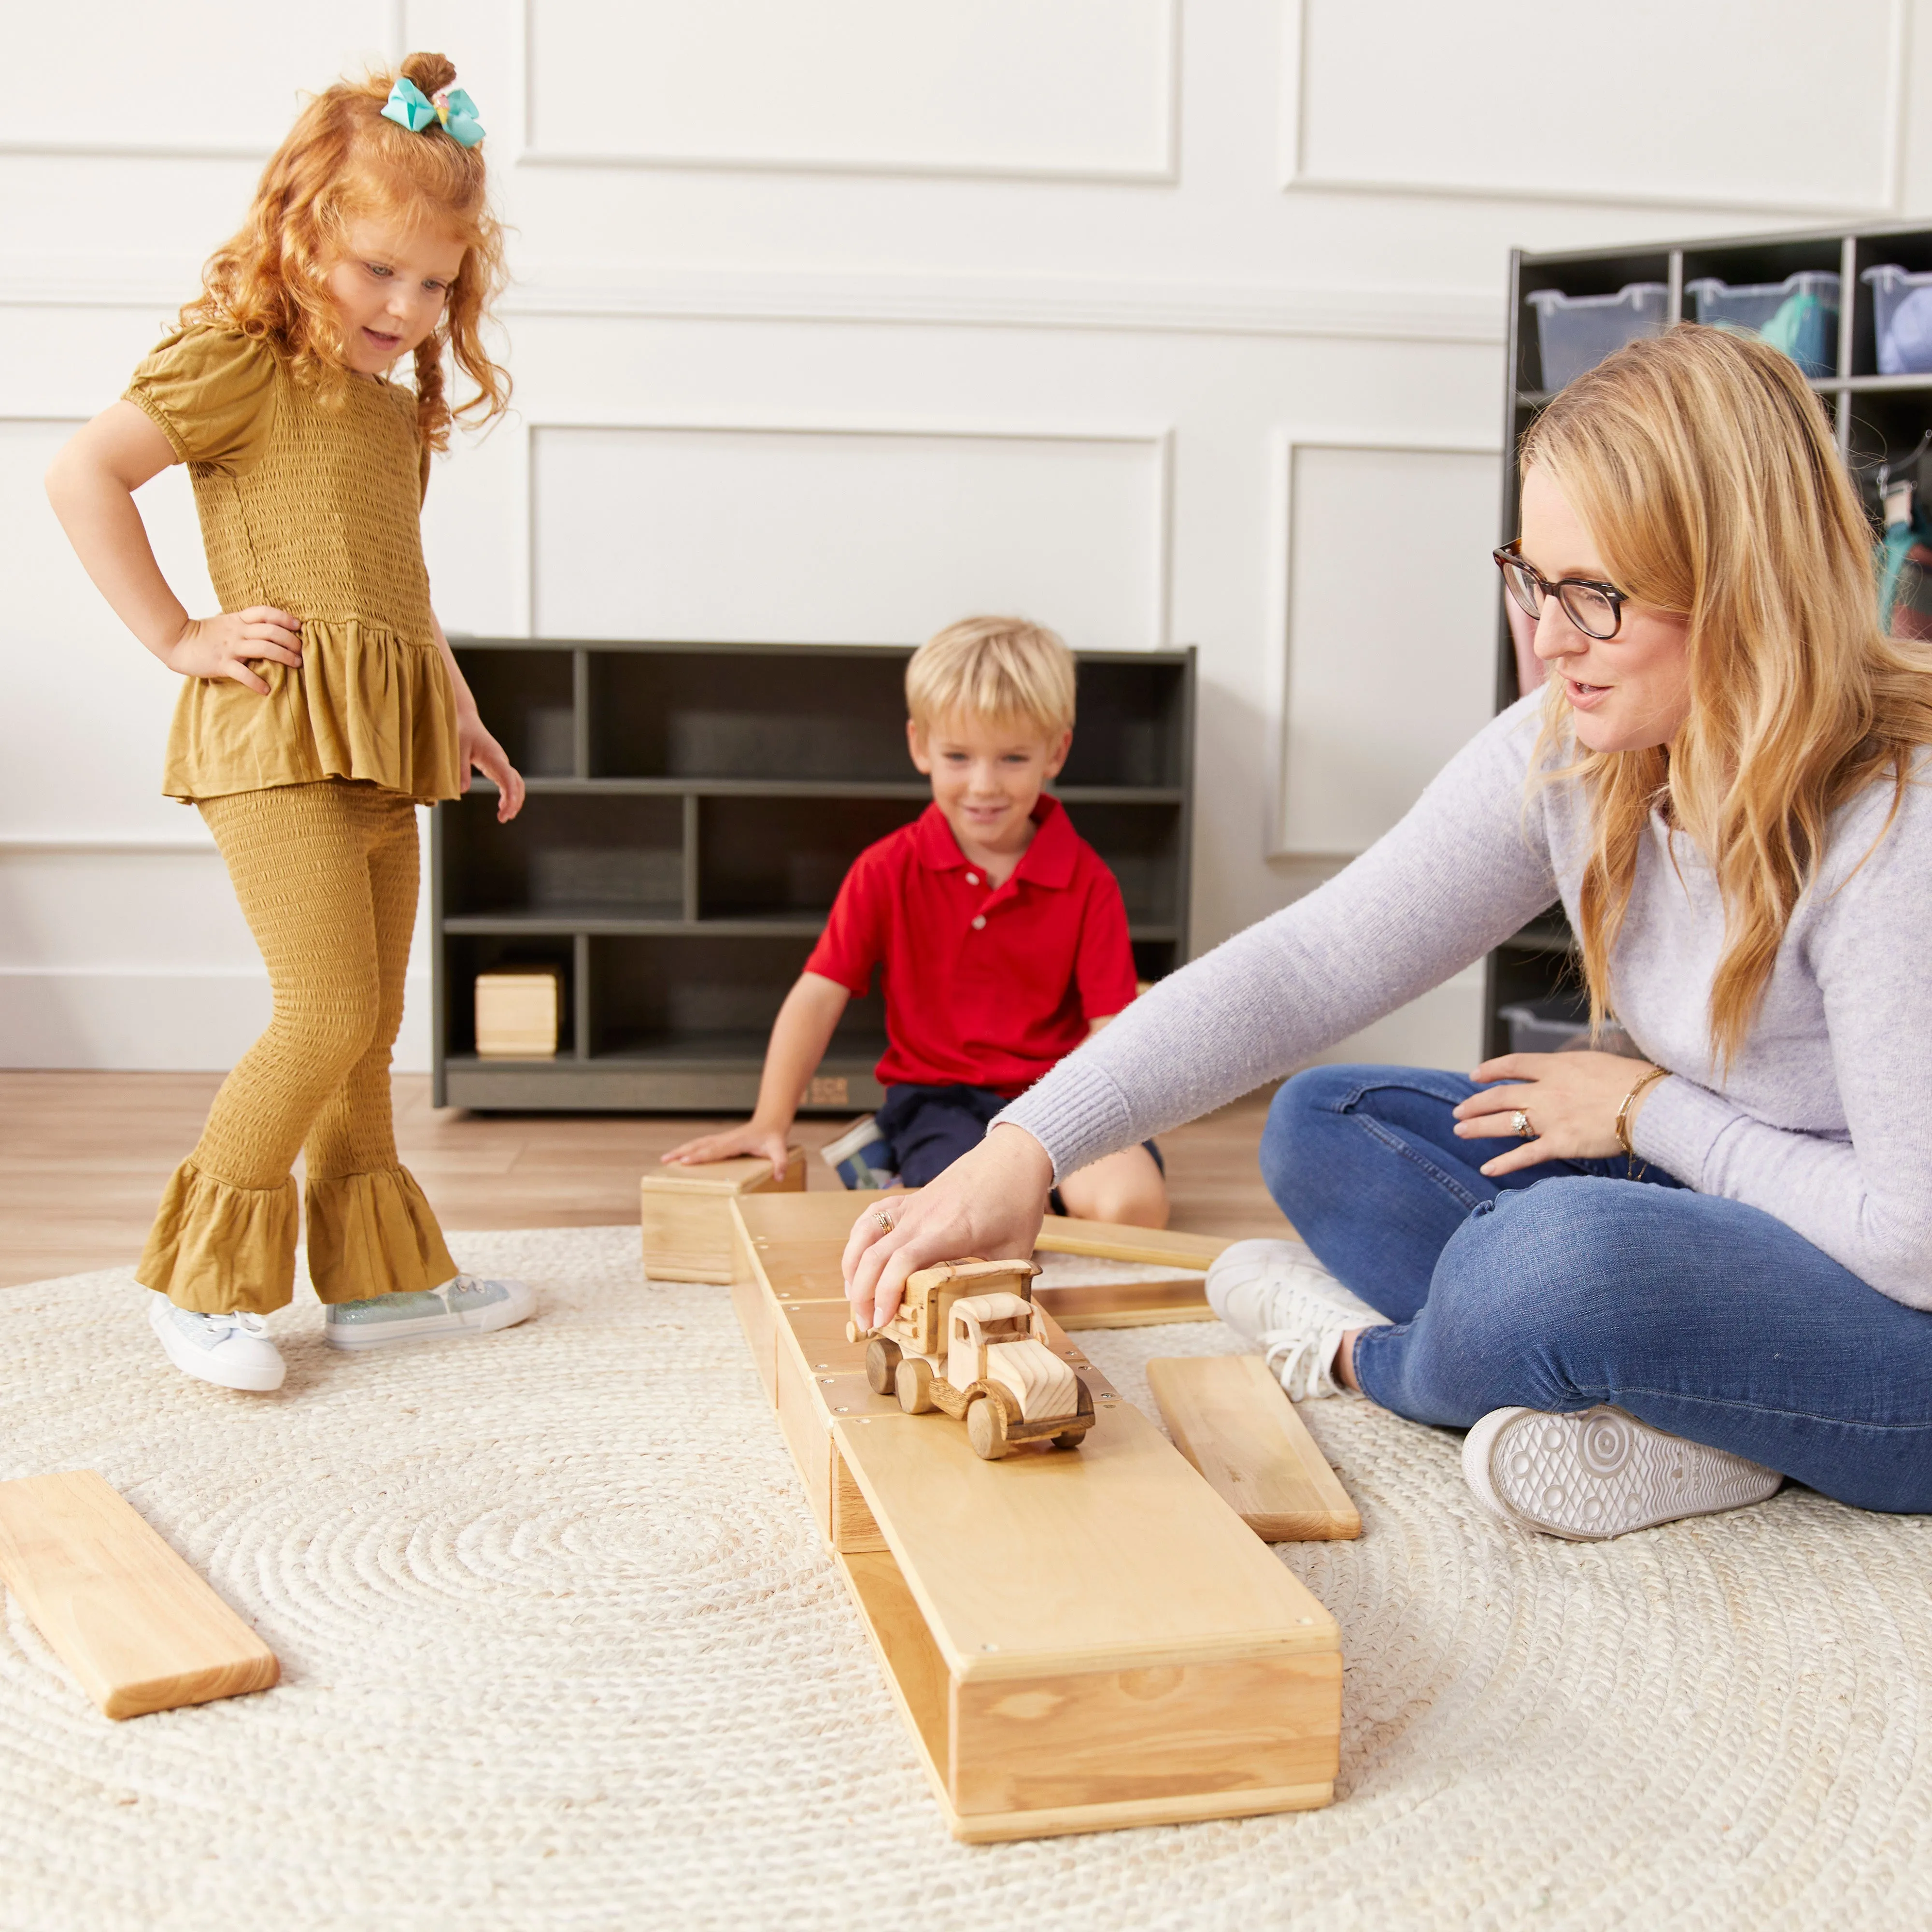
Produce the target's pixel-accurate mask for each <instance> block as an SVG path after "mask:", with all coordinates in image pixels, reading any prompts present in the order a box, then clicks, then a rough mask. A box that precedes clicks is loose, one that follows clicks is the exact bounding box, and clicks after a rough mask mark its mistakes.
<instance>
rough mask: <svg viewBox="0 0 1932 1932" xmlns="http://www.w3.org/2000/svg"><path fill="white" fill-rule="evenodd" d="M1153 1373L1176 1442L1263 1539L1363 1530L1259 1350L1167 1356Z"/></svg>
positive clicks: (1330, 1537) (1153, 1365) (1151, 1383)
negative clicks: (1248, 1352) (1238, 1353)
mask: <svg viewBox="0 0 1932 1932" xmlns="http://www.w3.org/2000/svg"><path fill="white" fill-rule="evenodd" d="M1147 1375H1148V1387H1149V1388H1151V1389H1152V1390H1153V1391H1154V1400H1155V1401H1156V1402H1157V1403H1160V1412H1161V1416H1162V1418H1163V1420H1164V1421H1166V1424H1167V1427H1168V1431H1169V1434H1170V1435H1172V1436H1173V1438H1174V1442H1175V1447H1176V1448H1178V1449H1179V1450H1180V1451H1181V1454H1183V1455H1184V1456H1185V1457H1187V1460H1189V1461H1190V1463H1193V1465H1194V1466H1195V1467H1196V1469H1199V1471H1200V1472H1201V1473H1202V1475H1204V1476H1205V1477H1206V1478H1207V1479H1208V1481H1209V1482H1211V1484H1214V1487H1215V1489H1216V1490H1217V1491H1218V1492H1219V1493H1220V1495H1221V1496H1223V1498H1225V1499H1226V1502H1227V1503H1228V1505H1229V1508H1231V1509H1232V1510H1233V1511H1234V1512H1235V1514H1236V1515H1237V1516H1238V1517H1240V1518H1241V1520H1242V1521H1243V1522H1244V1523H1246V1524H1247V1526H1248V1527H1249V1528H1250V1529H1252V1530H1253V1532H1254V1533H1255V1534H1256V1535H1257V1536H1259V1538H1261V1539H1262V1541H1263V1542H1264V1543H1300V1542H1318V1541H1346V1539H1347V1538H1350V1537H1355V1536H1360V1535H1361V1533H1362V1519H1361V1515H1360V1514H1359V1513H1358V1511H1357V1510H1356V1508H1355V1505H1354V1504H1353V1503H1352V1502H1350V1501H1349V1495H1348V1492H1347V1491H1346V1490H1344V1489H1343V1487H1342V1485H1341V1484H1340V1481H1337V1478H1336V1475H1335V1472H1334V1470H1333V1469H1330V1468H1329V1466H1328V1460H1327V1459H1326V1458H1325V1457H1324V1456H1323V1455H1322V1451H1320V1450H1319V1449H1318V1448H1316V1446H1315V1439H1314V1438H1313V1436H1310V1434H1309V1433H1308V1429H1307V1424H1305V1423H1304V1422H1303V1421H1302V1419H1301V1417H1300V1416H1299V1415H1298V1414H1297V1413H1296V1412H1295V1405H1294V1403H1292V1402H1290V1401H1289V1399H1288V1397H1287V1396H1286V1394H1283V1390H1282V1386H1281V1385H1280V1383H1279V1382H1277V1381H1276V1380H1275V1379H1274V1376H1271V1375H1270V1374H1269V1373H1268V1368H1267V1366H1266V1364H1264V1363H1263V1361H1262V1358H1260V1357H1259V1355H1196V1356H1189V1357H1172V1356H1170V1357H1166V1358H1163V1359H1162V1360H1160V1361H1154V1362H1150V1363H1148V1368H1147Z"/></svg>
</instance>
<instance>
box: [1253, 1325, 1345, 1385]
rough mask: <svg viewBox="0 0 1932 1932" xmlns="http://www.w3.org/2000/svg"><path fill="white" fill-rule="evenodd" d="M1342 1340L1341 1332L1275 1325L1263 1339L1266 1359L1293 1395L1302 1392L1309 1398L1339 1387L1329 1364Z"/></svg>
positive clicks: (1274, 1374)
mask: <svg viewBox="0 0 1932 1932" xmlns="http://www.w3.org/2000/svg"><path fill="white" fill-rule="evenodd" d="M1340 1339H1341V1338H1340V1334H1339V1333H1338V1334H1333V1335H1328V1336H1320V1335H1308V1334H1304V1333H1303V1332H1302V1331H1300V1330H1298V1329H1294V1328H1273V1329H1271V1330H1269V1331H1268V1333H1267V1334H1265V1335H1263V1336H1262V1338H1261V1341H1262V1361H1264V1362H1265V1363H1266V1364H1267V1365H1268V1373H1270V1374H1271V1375H1272V1376H1274V1377H1275V1378H1276V1379H1277V1381H1279V1382H1280V1384H1281V1385H1282V1387H1283V1388H1284V1389H1286V1391H1288V1392H1289V1394H1290V1395H1291V1396H1295V1395H1299V1396H1300V1397H1301V1398H1303V1399H1304V1400H1305V1399H1306V1398H1307V1397H1310V1396H1314V1395H1323V1394H1328V1393H1331V1391H1333V1390H1334V1387H1335V1384H1334V1379H1333V1378H1332V1377H1331V1375H1330V1373H1329V1370H1328V1363H1329V1361H1331V1360H1332V1359H1333V1358H1334V1353H1335V1348H1336V1344H1337V1343H1338V1342H1339V1341H1340Z"/></svg>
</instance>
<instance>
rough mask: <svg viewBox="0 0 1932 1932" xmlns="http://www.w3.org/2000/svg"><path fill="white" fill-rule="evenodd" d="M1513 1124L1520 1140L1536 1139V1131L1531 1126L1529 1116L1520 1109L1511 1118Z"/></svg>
mask: <svg viewBox="0 0 1932 1932" xmlns="http://www.w3.org/2000/svg"><path fill="white" fill-rule="evenodd" d="M1511 1124H1513V1125H1514V1127H1515V1129H1516V1130H1517V1136H1518V1137H1519V1138H1520V1139H1523V1140H1526V1141H1532V1140H1534V1139H1535V1138H1536V1130H1535V1128H1534V1127H1532V1126H1531V1125H1530V1124H1529V1115H1527V1114H1526V1113H1525V1112H1523V1109H1521V1108H1520V1107H1519V1108H1517V1110H1516V1112H1515V1113H1514V1115H1512V1116H1511Z"/></svg>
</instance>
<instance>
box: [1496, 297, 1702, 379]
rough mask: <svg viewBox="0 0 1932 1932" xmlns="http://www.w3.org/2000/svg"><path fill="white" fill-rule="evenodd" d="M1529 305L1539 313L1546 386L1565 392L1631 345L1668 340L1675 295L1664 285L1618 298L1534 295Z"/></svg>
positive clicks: (1538, 340)
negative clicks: (1667, 323)
mask: <svg viewBox="0 0 1932 1932" xmlns="http://www.w3.org/2000/svg"><path fill="white" fill-rule="evenodd" d="M1526 299H1527V300H1528V302H1529V305H1530V306H1531V307H1532V308H1534V309H1535V311H1536V339H1537V342H1538V346H1539V347H1541V350H1542V351H1543V386H1544V388H1545V389H1562V388H1564V387H1565V386H1566V385H1567V384H1569V383H1574V381H1575V380H1577V377H1579V376H1580V375H1582V374H1583V372H1584V371H1585V370H1586V369H1594V368H1595V367H1596V366H1597V365H1598V363H1599V362H1601V361H1602V360H1603V359H1604V357H1605V356H1607V355H1609V354H1610V352H1611V351H1612V350H1616V349H1621V348H1622V347H1623V346H1624V344H1625V343H1626V342H1634V341H1635V340H1636V339H1637V337H1639V336H1640V335H1662V334H1663V332H1664V320H1665V317H1666V315H1667V312H1668V311H1669V309H1670V289H1669V288H1668V287H1667V286H1666V285H1665V284H1664V283H1662V282H1630V283H1627V284H1625V286H1624V287H1622V288H1621V289H1619V290H1618V291H1617V293H1616V294H1615V295H1613V296H1566V295H1563V294H1562V293H1559V291H1558V290H1555V289H1532V290H1530V292H1529V296H1528V297H1527V298H1526Z"/></svg>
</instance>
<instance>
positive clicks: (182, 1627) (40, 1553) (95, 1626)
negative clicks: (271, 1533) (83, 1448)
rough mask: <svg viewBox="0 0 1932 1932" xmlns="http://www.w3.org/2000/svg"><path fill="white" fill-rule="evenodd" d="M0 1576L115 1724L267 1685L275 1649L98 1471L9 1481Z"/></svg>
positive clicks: (2, 1488)
mask: <svg viewBox="0 0 1932 1932" xmlns="http://www.w3.org/2000/svg"><path fill="white" fill-rule="evenodd" d="M0 1580H3V1581H4V1582H5V1584H6V1586H7V1589H10V1590H11V1591H12V1592H13V1594H14V1595H15V1596H17V1597H18V1598H20V1607H21V1608H22V1609H23V1610H25V1611H26V1613H27V1615H28V1617H29V1618H30V1619H31V1620H32V1622H33V1625H34V1628H35V1629H36V1630H37V1631H39V1632H40V1635H41V1636H42V1637H44V1638H45V1639H46V1641H47V1643H48V1645H49V1647H50V1648H51V1649H52V1650H53V1652H54V1653H55V1655H57V1656H58V1658H60V1660H61V1661H62V1663H64V1664H65V1665H66V1666H67V1667H68V1669H69V1670H71V1671H72V1672H73V1673H74V1675H75V1676H77V1678H79V1679H80V1684H81V1688H82V1689H83V1690H84V1691H86V1693H87V1694H88V1695H89V1697H92V1699H93V1700H94V1701H95V1703H96V1704H98V1706H100V1707H101V1710H102V1711H103V1712H104V1713H105V1714H106V1715H107V1716H108V1717H110V1718H138V1717H141V1716H143V1715H145V1714H146V1713H147V1712H150V1711H169V1710H172V1709H175V1706H178V1705H181V1704H205V1703H208V1702H209V1701H211V1700H212V1699H214V1698H217V1697H239V1696H241V1695H242V1694H243V1693H244V1692H246V1691H266V1690H267V1689H268V1688H269V1686H270V1685H272V1684H273V1683H275V1682H276V1680H277V1679H278V1678H279V1677H280V1676H281V1666H280V1664H278V1663H277V1662H276V1661H275V1652H273V1651H272V1650H270V1649H269V1647H268V1646H267V1645H266V1644H265V1643H263V1641H262V1640H261V1639H260V1637H257V1635H256V1634H255V1633H254V1631H252V1630H251V1629H250V1628H248V1625H246V1624H245V1623H244V1622H242V1619H240V1618H239V1617H238V1616H236V1614H235V1613H234V1612H233V1610H230V1609H229V1607H228V1606H227V1605H226V1604H224V1603H223V1601H221V1599H220V1598H219V1597H217V1595H215V1594H214V1592H213V1591H212V1590H211V1589H209V1588H208V1586H207V1584H206V1583H203V1582H202V1580H201V1578H200V1577H197V1576H196V1574H195V1573H194V1572H193V1571H192V1570H190V1568H188V1566H187V1564H185V1563H184V1562H182V1560H181V1558H180V1557H178V1556H176V1555H175V1553H174V1552H173V1551H172V1550H170V1549H169V1547H168V1546H167V1544H165V1543H164V1542H163V1541H162V1540H161V1538H160V1537H159V1536H158V1535H156V1534H155V1532H154V1530H153V1529H151V1528H150V1527H149V1526H148V1524H147V1523H144V1522H143V1521H142V1520H141V1518H140V1517H139V1516H138V1515H137V1514H136V1513H135V1511H134V1510H133V1508H131V1507H130V1505H128V1504H127V1502H126V1501H125V1500H124V1499H123V1498H122V1497H121V1496H120V1495H118V1493H116V1492H115V1490H113V1488H112V1487H110V1485H109V1484H107V1482H106V1481H104V1479H103V1478H101V1476H99V1475H97V1474H96V1473H95V1472H94V1471H93V1470H92V1469H69V1470H65V1471H63V1472H61V1473H60V1474H58V1475H48V1476H23V1477H21V1478H19V1479H18V1480H17V1481H13V1482H10V1483H0Z"/></svg>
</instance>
